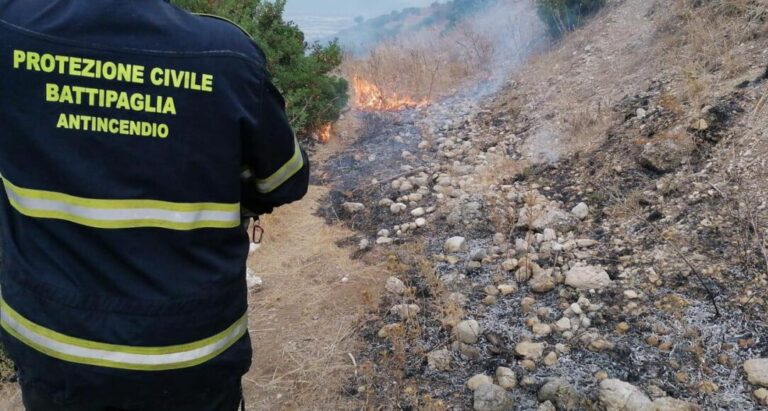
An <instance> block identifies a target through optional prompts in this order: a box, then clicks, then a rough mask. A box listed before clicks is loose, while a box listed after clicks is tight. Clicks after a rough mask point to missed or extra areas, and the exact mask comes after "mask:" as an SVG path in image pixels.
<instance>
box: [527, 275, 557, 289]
mask: <svg viewBox="0 0 768 411" xmlns="http://www.w3.org/2000/svg"><path fill="white" fill-rule="evenodd" d="M528 284H529V285H530V286H531V290H533V292H535V293H539V294H543V293H548V292H550V291H552V290H554V289H555V287H556V286H557V283H556V281H555V277H554V276H552V270H541V271H539V272H538V273H537V274H535V275H534V276H533V278H531V281H530V282H529V283H528Z"/></svg>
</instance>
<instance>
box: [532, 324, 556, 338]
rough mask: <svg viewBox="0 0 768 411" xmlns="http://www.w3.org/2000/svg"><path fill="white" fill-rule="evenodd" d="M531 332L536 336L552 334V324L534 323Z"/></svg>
mask: <svg viewBox="0 0 768 411" xmlns="http://www.w3.org/2000/svg"><path fill="white" fill-rule="evenodd" d="M533 334H534V335H536V336H537V337H546V336H548V335H550V334H552V326H550V325H548V324H536V325H534V326H533Z"/></svg>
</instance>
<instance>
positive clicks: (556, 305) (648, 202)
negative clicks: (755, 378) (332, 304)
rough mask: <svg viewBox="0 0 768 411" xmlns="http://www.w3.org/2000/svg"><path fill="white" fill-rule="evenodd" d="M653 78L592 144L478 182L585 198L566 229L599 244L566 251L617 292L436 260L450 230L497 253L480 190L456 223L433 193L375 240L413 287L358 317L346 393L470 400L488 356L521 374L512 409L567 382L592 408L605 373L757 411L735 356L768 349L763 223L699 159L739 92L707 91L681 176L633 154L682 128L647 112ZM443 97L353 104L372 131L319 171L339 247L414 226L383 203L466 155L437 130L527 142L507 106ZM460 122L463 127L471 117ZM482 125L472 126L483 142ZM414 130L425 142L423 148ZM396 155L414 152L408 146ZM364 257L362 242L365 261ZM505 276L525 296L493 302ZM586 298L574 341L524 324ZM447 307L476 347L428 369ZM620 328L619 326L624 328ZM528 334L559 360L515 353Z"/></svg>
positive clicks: (379, 402) (519, 233) (556, 259)
mask: <svg viewBox="0 0 768 411" xmlns="http://www.w3.org/2000/svg"><path fill="white" fill-rule="evenodd" d="M660 87H661V86H660V85H659V84H651V85H650V86H649V88H648V91H647V92H646V93H643V94H640V95H637V96H631V97H627V98H625V99H624V100H623V101H622V102H621V103H620V104H618V105H617V106H616V107H615V108H614V111H615V113H616V116H615V117H616V119H617V120H616V122H615V123H614V125H613V126H612V127H611V128H610V130H609V132H608V138H607V139H606V140H605V142H604V143H603V145H602V146H601V147H599V149H598V150H595V151H594V152H591V153H589V154H577V155H574V156H571V157H568V158H563V159H560V161H558V162H556V163H552V164H537V165H536V164H535V165H531V166H529V167H527V168H525V169H524V170H522V171H519V172H510V173H506V175H502V176H501V178H500V180H501V181H502V183H503V184H504V185H503V186H501V187H496V186H491V187H486V188H484V189H486V190H487V189H490V190H492V191H493V190H495V191H499V192H501V193H514V192H519V193H525V192H529V191H532V190H533V191H536V190H540V191H541V192H543V193H544V194H545V196H546V197H547V198H548V199H550V200H552V201H555V202H559V203H560V204H562V205H563V206H564V207H565V208H566V209H569V208H570V207H572V206H573V205H575V204H576V203H578V202H581V201H584V202H587V203H588V204H590V206H591V209H592V211H591V213H590V216H589V219H588V222H587V223H585V224H582V225H580V226H578V227H576V229H575V230H574V233H573V234H574V235H575V238H588V239H592V240H596V241H597V245H596V247H595V248H594V249H593V250H591V251H590V252H580V254H578V255H577V256H576V258H578V259H579V260H582V261H584V262H586V263H588V264H592V265H599V266H601V267H603V268H604V269H605V270H606V271H607V272H608V274H609V275H610V277H611V279H613V280H614V281H615V282H616V283H617V284H621V286H616V287H612V288H609V289H606V290H604V291H600V292H597V293H585V292H579V291H576V290H574V289H571V288H569V287H566V286H565V285H563V284H561V283H560V284H558V285H557V286H556V287H555V288H554V290H552V291H551V292H548V293H545V294H537V293H534V292H533V291H532V290H531V289H530V287H529V285H528V284H525V283H521V284H517V283H516V281H515V279H514V275H513V273H508V272H505V271H503V270H501V269H500V268H499V266H498V263H495V264H494V263H493V261H495V260H494V258H491V260H490V263H487V262H488V261H486V260H484V261H483V263H482V264H475V263H473V261H472V259H471V258H468V257H469V255H468V254H467V255H463V256H461V258H459V261H454V262H452V261H447V260H446V259H445V256H443V255H442V253H443V250H442V247H443V242H444V241H445V239H446V238H447V237H450V236H452V235H463V236H465V237H467V243H468V247H467V249H468V252H469V251H473V250H478V249H491V250H492V249H493V247H494V241H493V240H492V237H493V235H494V233H495V232H496V230H495V229H494V228H495V226H494V223H493V222H492V221H490V220H491V218H490V215H489V214H490V208H491V201H487V199H482V198H481V197H482V196H477V195H475V194H471V193H470V194H466V193H465V195H464V196H463V197H466V199H465V202H466V201H470V200H472V199H477V198H481V200H478V201H480V202H482V204H483V208H482V210H483V211H482V212H481V213H480V214H478V215H476V216H475V217H476V218H475V220H473V221H472V222H471V223H467V222H466V221H464V222H456V221H451V217H450V210H441V208H445V205H444V204H442V203H441V202H440V201H437V200H435V199H434V198H433V197H431V196H426V197H425V199H424V200H423V201H421V202H420V203H419V204H418V205H419V206H423V207H437V208H438V210H437V211H436V212H435V214H433V215H431V216H430V218H429V221H430V223H429V225H428V226H427V227H425V228H423V229H419V230H417V231H415V232H411V233H408V234H407V235H403V236H398V237H395V236H393V239H394V243H393V244H392V245H387V246H383V247H379V246H375V252H374V254H375V255H379V256H380V258H382V259H385V260H386V261H387V264H388V269H389V271H390V273H391V274H392V275H395V276H397V277H399V278H401V279H403V280H404V281H405V283H406V285H408V286H409V292H408V293H407V294H406V295H405V296H391V295H389V296H385V297H384V298H383V299H382V301H381V304H380V310H379V312H378V313H372V314H371V315H370V316H369V318H368V321H367V322H366V323H365V324H364V326H363V328H362V331H361V336H362V338H363V340H364V341H365V343H366V348H365V350H363V352H361V353H358V355H359V357H358V361H359V363H360V364H361V365H360V367H359V370H360V373H359V374H357V375H356V376H355V377H354V378H350V380H349V384H348V388H347V390H346V392H345V393H346V395H349V396H350V397H353V398H356V399H358V400H360V401H365V403H367V404H369V407H368V408H371V409H446V408H451V409H469V408H471V407H472V394H471V392H469V391H468V390H466V388H465V383H466V381H467V380H468V379H469V378H470V377H472V376H473V375H476V374H479V373H485V374H487V375H491V376H493V375H494V374H495V370H496V368H497V367H499V366H505V367H509V368H511V369H513V370H514V371H515V373H516V374H517V376H518V379H519V385H518V388H516V389H514V390H512V391H511V395H512V396H513V397H514V399H515V403H516V409H520V410H527V409H535V408H536V407H537V406H538V405H539V399H538V391H539V389H540V388H541V386H542V385H543V384H544V383H545V382H547V381H548V380H550V379H552V378H564V379H565V380H567V381H568V383H569V384H570V385H571V386H573V387H575V389H576V392H578V395H579V398H580V401H581V402H580V403H579V404H580V405H579V407H578V408H576V409H602V405H601V404H600V403H599V402H597V397H598V391H599V379H598V378H596V375H597V374H598V373H601V372H604V373H606V374H607V375H608V376H610V378H617V379H620V380H623V381H627V382H629V383H632V384H635V385H637V386H639V387H641V389H643V390H644V391H645V392H646V393H647V394H648V395H650V396H651V397H652V398H656V397H660V396H670V397H673V398H677V399H682V400H686V401H690V402H692V403H695V404H699V405H700V406H701V407H703V408H704V409H723V410H748V409H755V404H754V403H753V401H752V399H751V398H750V397H751V390H752V389H753V388H752V387H751V386H750V385H749V384H748V383H747V382H746V381H745V379H744V378H743V377H742V374H741V370H740V366H741V364H743V362H744V361H746V360H748V359H751V358H759V357H765V356H766V355H768V343H767V342H766V340H765V338H764V336H765V335H766V331H768V324H766V314H765V313H766V311H765V305H764V302H761V303H759V304H754V303H753V300H754V299H756V298H758V297H756V294H755V293H751V294H749V293H748V294H745V290H751V289H754V287H755V284H759V283H760V282H759V279H760V278H762V277H761V276H762V275H763V274H764V272H765V261H764V260H763V259H762V254H761V252H760V251H761V250H759V248H758V247H756V245H755V244H756V243H755V242H754V241H753V240H754V237H755V236H756V235H757V234H758V233H757V231H756V228H755V227H754V226H751V225H750V222H749V221H747V220H746V218H745V213H744V212H739V202H738V201H735V200H734V198H733V197H730V196H729V194H726V192H727V189H728V188H727V187H726V186H722V187H719V186H717V185H716V184H717V183H715V184H713V183H712V182H711V181H714V175H712V174H713V173H712V172H711V169H712V159H711V156H710V153H711V152H712V151H713V150H715V149H716V148H717V145H718V144H719V143H720V141H722V140H723V139H727V138H731V137H732V134H733V127H735V126H736V125H738V124H739V121H740V119H741V118H743V116H744V112H745V110H744V106H745V105H747V104H748V103H749V98H748V97H746V96H745V95H744V93H743V91H739V90H736V91H734V92H733V93H731V94H729V95H726V96H723V97H722V98H721V99H720V100H717V101H713V102H712V107H713V108H712V110H710V112H709V113H710V114H709V116H708V117H707V119H708V121H709V123H710V124H711V125H712V126H711V127H710V128H708V129H707V130H706V131H698V130H689V131H690V132H691V133H693V134H694V135H695V136H696V138H697V149H696V151H695V153H694V155H693V156H692V159H691V161H690V162H689V163H688V164H687V165H686V166H685V168H684V169H682V170H679V171H677V172H672V173H664V172H659V171H658V170H653V169H650V168H648V167H644V166H642V165H641V164H640V163H638V162H637V161H636V160H635V159H636V158H637V156H638V153H639V151H640V147H641V146H640V145H639V144H638V143H637V141H643V142H645V141H653V139H654V138H656V137H655V136H656V134H658V132H660V131H661V130H664V129H666V128H668V127H669V125H670V124H672V123H674V122H675V116H676V114H675V113H672V112H665V111H664V110H663V109H658V108H659V107H661V106H662V104H660V103H659V101H658V100H659V99H660V98H661V97H660V93H658V92H657V91H658V90H659V89H660ZM452 104H454V103H453V102H450V101H447V102H443V103H441V104H440V106H442V108H430V109H425V110H418V111H417V110H412V111H404V112H399V113H357V114H356V115H358V116H360V117H361V118H362V120H363V124H365V126H364V127H363V129H362V130H361V132H360V137H359V139H358V140H357V141H356V142H355V143H354V144H353V145H352V146H351V147H350V148H349V149H348V150H346V151H345V152H342V153H340V154H338V155H337V156H335V157H333V158H331V159H330V160H329V161H328V162H327V163H326V164H325V166H324V170H323V171H324V174H325V175H326V176H330V177H329V178H327V180H326V181H325V183H326V184H328V185H330V186H331V187H332V191H331V193H330V194H329V196H328V198H326V199H325V201H323V204H325V206H324V207H322V208H321V210H320V211H319V214H320V215H321V216H323V217H324V218H326V220H327V221H329V222H331V221H335V222H339V221H340V222H341V223H342V224H345V225H347V226H349V227H351V228H353V229H354V230H356V231H357V232H358V233H359V236H357V237H355V238H351V239H349V240H348V241H347V245H349V246H350V247H354V248H355V249H356V250H357V242H358V241H359V240H360V239H362V238H366V239H368V240H369V241H370V242H371V243H373V242H374V241H375V240H376V235H375V234H376V233H377V232H378V231H379V230H381V229H389V230H392V227H393V226H395V225H398V224H402V223H404V222H406V221H407V220H408V218H407V217H404V216H403V215H393V214H392V213H391V212H390V211H389V209H388V208H385V207H380V206H378V205H377V204H378V202H379V201H380V200H381V199H383V198H389V199H392V200H395V199H396V198H397V197H398V196H400V195H401V194H402V193H400V192H398V190H396V189H394V188H393V187H392V185H391V183H392V181H393V180H394V179H396V178H401V179H405V178H408V177H411V176H413V175H414V174H415V173H417V172H421V171H422V170H426V171H427V174H428V176H429V181H430V183H429V185H430V186H431V185H432V184H434V183H435V182H436V181H437V180H438V178H439V177H440V176H441V175H442V174H444V173H445V172H446V171H447V170H449V169H450V168H451V167H453V168H454V169H455V168H456V167H457V164H458V163H461V162H467V161H469V162H471V161H472V160H471V159H470V160H467V158H462V159H460V160H457V159H456V158H446V157H445V156H444V155H443V154H444V152H445V148H444V147H443V145H438V144H437V142H436V141H435V140H436V139H435V137H436V136H441V135H447V136H450V138H453V139H454V140H455V141H456V142H457V143H462V142H464V143H468V145H471V146H473V147H474V150H478V151H479V152H481V153H483V154H487V153H490V152H492V151H493V149H494V148H495V147H497V145H498V144H497V142H498V141H499V140H501V139H505V138H506V139H507V140H508V136H505V135H503V133H501V135H499V134H500V132H499V129H497V128H501V129H504V128H510V129H511V130H512V131H514V132H515V133H518V134H522V135H524V134H525V133H526V132H527V130H528V129H530V128H531V127H530V124H529V123H527V122H526V120H525V119H524V118H523V119H522V120H521V118H520V117H518V116H517V115H516V114H511V115H510V113H509V111H506V112H505V113H502V114H497V113H493V112H489V111H487V110H486V109H484V108H482V107H474V108H472V109H470V110H469V111H461V112H460V113H453V114H452V112H451V110H450V109H448V110H445V109H444V108H445V107H450V106H451V105H452ZM638 107H645V108H647V109H648V111H649V112H650V113H651V114H650V115H649V116H648V117H646V118H644V119H642V120H638V119H637V118H636V116H633V115H632V113H633V112H634V111H635V110H636V109H637V108H638ZM465 115H471V116H473V117H472V118H473V121H465V120H464V116H465ZM505 116H506V117H505ZM453 117H455V118H456V120H455V121H452V120H450V119H451V118H453ZM499 118H503V120H498V119H499ZM478 128H480V129H481V130H483V131H484V132H483V133H481V134H483V136H480V137H478V136H477V129H478ZM488 135H491V136H495V137H492V138H490V139H489V138H488V137H487V136H488ZM423 141H427V142H429V143H430V144H428V145H421V146H420V143H422V142H423ZM438 141H439V140H438ZM420 147H421V148H420ZM404 151H407V152H410V153H412V154H413V156H407V158H406V157H404V156H403V152H404ZM504 155H507V156H510V157H516V156H517V157H520V155H519V150H517V148H516V145H515V142H514V141H512V142H511V143H510V144H509V145H508V146H505V149H504ZM502 174H504V173H502ZM372 180H377V182H374V181H372ZM463 197H462V198H463ZM348 201H349V202H360V203H363V204H365V205H366V209H365V210H364V211H362V212H360V213H356V214H348V213H346V212H345V211H344V210H343V207H342V204H343V203H345V202H348ZM518 201H519V200H518ZM518 205H520V203H519V202H518ZM741 205H742V208H744V204H741ZM411 208H412V207H409V210H410V209H411ZM449 208H450V207H449ZM742 211H746V210H742ZM406 215H407V213H406ZM508 219H509V220H510V221H512V220H514V219H515V216H513V215H510V216H508ZM702 221H708V223H707V224H703V225H702ZM535 234H536V233H535V232H531V231H529V230H528V229H525V228H521V227H512V228H511V229H510V230H509V232H508V234H506V235H505V236H506V237H507V238H508V239H509V240H510V241H514V239H515V238H531V236H532V235H535ZM367 253H370V251H367V250H357V251H355V254H356V255H358V256H360V255H364V254H367ZM535 256H536V258H537V259H536V262H537V263H538V264H539V265H540V266H541V267H543V268H547V267H552V268H554V269H556V270H557V269H558V268H560V267H561V266H563V265H564V262H563V261H562V260H563V257H562V256H559V255H557V254H556V255H546V254H545V253H541V254H535ZM568 258H573V257H568ZM502 260H503V258H502ZM565 263H567V262H565ZM503 283H509V284H517V285H518V286H519V291H518V292H517V293H515V294H513V295H512V296H509V297H506V298H498V300H497V301H495V302H494V303H493V304H490V305H486V304H485V302H486V301H485V300H486V298H487V292H486V286H487V285H488V284H503ZM625 290H635V291H637V292H638V293H639V294H640V297H639V299H636V300H632V301H630V300H628V299H627V298H626V297H625V294H624V291H625ZM454 292H461V293H463V294H464V295H465V297H466V298H467V302H466V304H463V306H462V307H459V308H457V307H456V306H455V304H451V303H447V302H446V301H448V300H450V294H451V293H454ZM750 295H751V297H750ZM529 299H533V300H532V301H533V303H532V304H531V303H530V301H526V300H529ZM585 299H586V300H589V303H591V307H590V312H589V315H588V318H589V320H590V323H591V324H590V327H589V328H588V329H587V330H581V331H579V332H576V333H573V335H572V336H570V337H568V338H564V337H563V335H562V334H559V333H553V334H551V335H549V336H546V337H543V338H542V337H535V336H534V335H533V334H532V332H531V327H530V320H531V318H533V317H535V318H536V319H537V321H540V322H541V323H549V324H551V323H554V322H556V321H557V320H558V319H559V318H561V316H562V314H561V313H562V312H563V311H564V310H565V309H567V308H568V307H569V306H570V305H571V304H573V303H575V302H577V301H581V302H583V301H585ZM745 299H746V301H745ZM713 301H714V302H713ZM402 303H409V304H410V303H413V304H417V305H418V306H419V307H420V312H419V314H418V316H416V317H415V318H413V319H409V320H407V321H402V319H401V318H399V317H397V316H396V315H394V314H392V313H390V310H389V309H390V307H392V306H394V305H397V304H402ZM583 304H587V305H588V303H583ZM715 304H716V306H717V308H715ZM456 316H458V317H460V318H457V319H464V318H473V319H476V320H478V321H479V322H480V324H481V326H482V328H483V330H484V335H483V337H482V338H481V339H480V342H479V343H478V344H477V345H476V346H474V347H471V348H470V349H459V350H458V351H455V352H454V354H453V366H452V367H451V369H450V370H449V371H437V370H433V369H430V367H428V365H427V354H428V353H430V352H433V351H435V350H438V349H442V348H448V349H451V348H452V347H451V346H452V343H453V340H454V338H453V336H452V335H451V333H450V332H449V331H448V330H449V329H450V328H451V325H450V324H452V323H451V319H452V318H453V317H456ZM393 324H395V325H399V326H398V327H396V328H394V329H392V330H391V332H392V334H393V335H390V336H387V337H382V336H381V335H380V330H382V329H383V328H386V327H387V326H388V325H393ZM453 324H455V322H453ZM619 324H626V325H628V326H629V329H628V330H626V331H621V332H620V331H617V326H618V325H619ZM596 339H599V340H604V341H607V342H608V343H609V345H610V348H608V349H596V348H595V347H593V346H592V345H591V344H592V343H593V342H594V341H595V340H596ZM524 340H535V341H536V342H542V343H545V345H546V347H547V348H546V349H545V354H547V353H551V352H556V353H557V356H558V358H557V363H556V364H555V365H554V366H543V365H537V366H536V367H535V368H534V369H527V368H525V367H524V364H523V363H522V362H521V361H520V360H521V358H519V356H517V355H516V354H515V352H514V347H515V345H516V344H517V343H518V342H521V341H524ZM453 348H455V347H453Z"/></svg>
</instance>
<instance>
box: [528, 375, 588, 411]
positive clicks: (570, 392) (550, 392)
mask: <svg viewBox="0 0 768 411" xmlns="http://www.w3.org/2000/svg"><path fill="white" fill-rule="evenodd" d="M538 398H539V401H541V402H544V401H551V402H552V403H554V404H555V406H556V408H557V409H560V410H574V411H575V410H580V409H583V407H582V406H581V405H582V404H581V403H582V398H581V396H580V395H579V392H578V391H576V389H575V388H573V387H572V386H571V385H570V384H568V381H566V380H565V379H562V378H556V379H552V380H549V381H548V382H547V383H546V384H544V385H543V386H542V387H541V389H540V390H539V394H538Z"/></svg>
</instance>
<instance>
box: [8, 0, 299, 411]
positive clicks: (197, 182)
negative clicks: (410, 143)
mask: <svg viewBox="0 0 768 411" xmlns="http://www.w3.org/2000/svg"><path fill="white" fill-rule="evenodd" d="M265 66H266V62H265V57H264V55H263V53H262V52H261V51H260V49H259V48H258V47H257V46H256V44H254V42H253V40H252V39H251V38H250V37H249V36H248V35H247V34H246V33H244V32H243V31H242V30H241V29H240V28H238V27H237V26H235V25H233V24H232V23H230V22H227V21H223V20H222V19H219V18H214V17H208V16H199V15H192V14H189V13H187V12H184V11H182V10H179V9H177V8H176V7H174V6H173V5H171V4H169V3H168V2H167V1H164V0H141V1H139V0H135V1H125V0H99V1H90V0H0V90H1V91H2V94H0V125H2V127H1V128H0V175H2V179H1V180H0V184H2V187H0V243H1V244H3V263H2V264H3V265H2V267H1V268H0V287H1V288H0V323H1V324H2V334H3V343H4V345H5V347H6V349H7V351H8V353H9V354H10V356H11V358H12V359H13V360H14V361H15V363H16V365H17V368H18V377H19V382H20V385H21V387H22V397H23V401H24V404H25V406H26V407H27V409H28V410H30V411H66V410H158V411H159V410H162V411H173V410H184V411H196V410H201V411H202V410H205V411H232V410H235V409H237V408H238V407H239V406H241V396H242V395H241V389H240V380H241V377H242V375H243V374H244V373H245V372H246V371H247V370H248V368H249V367H250V364H251V345H250V339H249V336H248V332H247V327H248V318H247V315H246V312H247V290H246V279H245V272H244V271H245V263H246V258H247V255H248V235H247V233H246V230H245V229H244V228H243V226H242V224H241V216H242V215H243V213H244V212H247V213H253V214H263V213H268V212H271V211H272V210H273V208H275V207H278V206H281V205H283V204H287V203H290V202H292V201H296V200H298V199H300V198H302V197H303V196H304V195H305V193H306V190H307V185H308V178H309V177H308V176H309V163H308V160H307V158H306V154H305V153H304V152H303V151H302V149H301V148H300V147H299V144H298V143H297V141H296V139H295V137H294V134H293V132H292V130H291V128H290V126H289V124H288V120H287V118H286V114H285V104H284V101H283V99H282V97H281V96H280V94H279V93H278V91H277V90H276V89H275V87H274V86H273V85H272V83H271V81H270V79H269V77H268V74H267V71H266V69H265ZM242 176H245V178H243V177H242Z"/></svg>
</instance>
